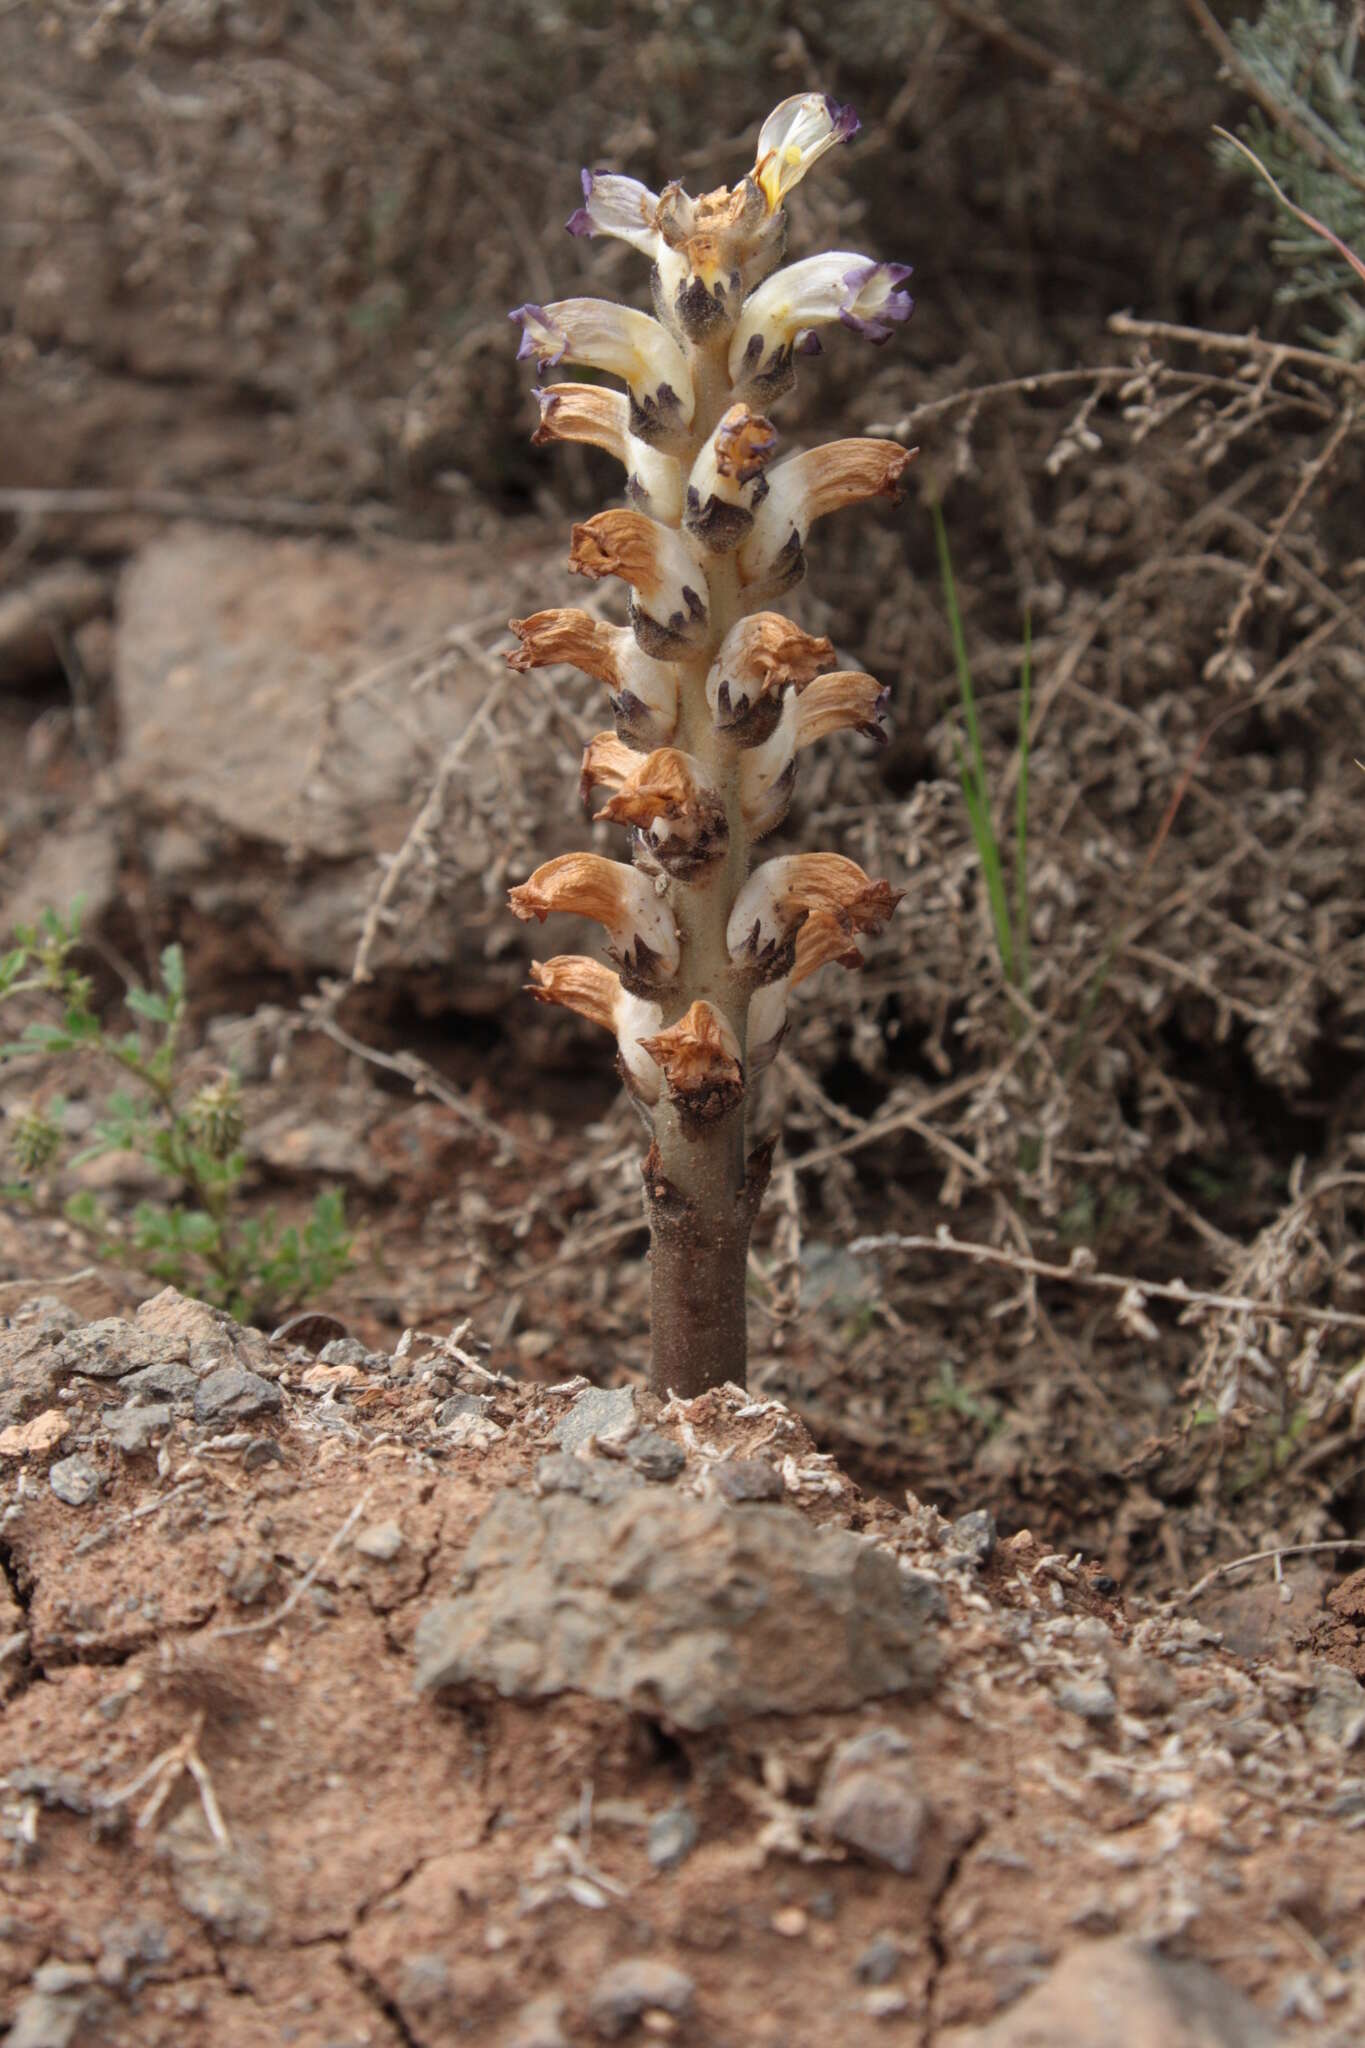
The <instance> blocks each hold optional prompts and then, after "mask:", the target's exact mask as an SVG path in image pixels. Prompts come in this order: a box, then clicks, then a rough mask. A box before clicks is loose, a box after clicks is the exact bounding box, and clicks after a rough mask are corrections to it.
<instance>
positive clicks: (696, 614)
mask: <svg viewBox="0 0 1365 2048" xmlns="http://www.w3.org/2000/svg"><path fill="white" fill-rule="evenodd" d="M569 567H570V568H571V569H572V570H573V571H574V572H575V573H576V574H577V575H579V576H590V577H592V578H593V580H594V581H597V580H599V579H600V578H601V577H603V576H620V577H622V578H623V579H624V581H625V582H627V583H629V585H630V586H631V590H632V593H633V596H632V600H631V608H630V621H631V624H632V626H633V627H634V628H635V637H636V639H637V640H638V641H639V642H640V645H641V646H642V647H643V648H644V650H645V653H646V654H652V655H653V656H654V657H655V658H656V659H657V660H667V659H670V658H673V659H676V658H678V657H680V656H682V655H683V654H685V653H686V652H687V651H688V649H689V648H690V647H691V646H692V645H694V644H695V643H696V642H697V641H698V640H700V639H702V638H703V636H704V635H705V632H706V618H707V613H706V596H707V591H706V571H705V569H704V567H703V566H702V562H701V558H700V556H699V555H698V553H697V551H696V548H695V547H694V545H693V543H692V542H691V541H689V540H687V539H686V538H685V537H684V536H683V535H682V534H680V533H677V532H675V531H674V529H673V528H672V527H668V526H660V525H659V523H658V521H657V520H654V519H646V517H645V516H644V514H643V513H642V512H628V511H611V512H598V513H596V514H595V515H594V517H593V518H591V519H587V520H585V521H584V522H583V524H582V525H581V526H575V528H574V530H573V545H572V547H571V548H570V551H569Z"/></svg>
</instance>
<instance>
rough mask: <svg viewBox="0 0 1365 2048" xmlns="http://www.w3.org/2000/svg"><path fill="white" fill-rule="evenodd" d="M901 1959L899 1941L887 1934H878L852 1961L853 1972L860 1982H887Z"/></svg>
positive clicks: (898, 1966)
mask: <svg viewBox="0 0 1365 2048" xmlns="http://www.w3.org/2000/svg"><path fill="white" fill-rule="evenodd" d="M902 1960H903V1952H902V1949H901V1945H900V1943H899V1942H898V1941H893V1940H892V1938H891V1936H890V1935H889V1934H879V1935H877V1936H876V1938H875V1940H872V1941H870V1942H869V1943H868V1944H867V1947H866V1948H865V1949H864V1950H863V1951H862V1954H861V1955H859V1956H858V1957H857V1958H856V1960H855V1961H854V1964H853V1974H854V1976H855V1977H856V1978H857V1980H858V1982H859V1983H860V1984H889V1983H890V1981H891V1979H892V1978H893V1977H894V1976H895V1974H896V1972H897V1970H898V1969H899V1968H900V1966H901V1962H902Z"/></svg>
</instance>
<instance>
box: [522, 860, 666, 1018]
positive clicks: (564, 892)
mask: <svg viewBox="0 0 1365 2048" xmlns="http://www.w3.org/2000/svg"><path fill="white" fill-rule="evenodd" d="M507 900H508V902H509V904H510V905H511V908H512V913H513V915H514V916H516V917H519V918H520V919H521V920H522V922H523V923H529V922H530V920H531V919H532V918H535V919H536V920H537V922H538V923H540V924H544V922H545V920H546V918H547V917H548V916H549V914H550V912H551V911H552V910H571V911H576V912H577V913H578V915H579V916H580V917H590V918H592V919H594V920H595V922H596V923H598V924H600V925H602V926H603V927H604V928H605V930H606V934H607V938H608V940H609V941H610V944H611V951H612V956H613V958H614V959H615V961H616V963H617V965H618V966H619V967H620V969H621V976H622V979H623V981H624V982H625V985H626V987H627V988H629V989H631V990H632V992H633V993H635V994H637V995H639V994H648V993H649V991H650V990H651V989H653V988H655V987H657V986H658V984H659V983H660V982H661V981H671V980H672V979H673V976H674V975H675V974H676V973H677V971H678V962H679V959H680V958H681V954H680V950H679V946H678V927H677V925H676V924H675V923H674V921H673V913H672V911H671V910H670V909H669V907H668V905H667V904H666V903H665V902H664V900H663V898H662V897H661V896H659V895H657V894H656V893H655V889H654V884H653V883H652V882H651V881H650V880H649V878H648V876H646V875H642V874H641V873H640V872H639V870H638V869H637V868H628V867H625V866H623V865H622V863H621V862H620V861H615V860H605V859H604V858H603V856H602V855H601V854H600V853H561V854H559V855H557V856H556V858H555V859H554V860H547V861H546V862H545V863H544V864H543V866H541V867H538V868H537V869H536V871H535V873H534V874H533V875H531V876H529V877H528V878H527V880H526V881H524V882H523V883H522V884H521V885H520V887H519V888H516V889H512V890H509V892H508V898H507Z"/></svg>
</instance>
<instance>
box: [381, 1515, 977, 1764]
mask: <svg viewBox="0 0 1365 2048" xmlns="http://www.w3.org/2000/svg"><path fill="white" fill-rule="evenodd" d="M416 1651H417V1664H418V1671H417V1684H418V1687H419V1689H420V1690H422V1691H429V1690H433V1689H436V1688H438V1687H441V1686H468V1685H473V1686H476V1687H477V1686H483V1687H491V1688H492V1689H493V1690H495V1691H497V1692H499V1693H501V1694H502V1695H503V1696H504V1697H508V1698H516V1699H540V1698H545V1697H547V1696H549V1695H551V1694H554V1693H559V1692H575V1691H576V1692H584V1693H587V1694H589V1695H590V1696H591V1697H593V1698H595V1699H606V1700H615V1701H617V1702H619V1703H620V1704H622V1705H624V1706H628V1707H630V1708H631V1709H633V1710H635V1711H637V1712H641V1713H654V1714H657V1715H660V1716H662V1717H663V1718H664V1719H666V1720H668V1721H670V1722H672V1723H673V1724H674V1725H676V1726H677V1727H680V1728H689V1729H703V1728H716V1727H721V1726H724V1725H725V1724H727V1723H729V1722H732V1721H736V1720H739V1719H742V1718H743V1717H745V1716H746V1715H750V1714H763V1713H789V1714H802V1713H808V1712H811V1711H814V1710H817V1709H819V1708H833V1709H840V1708H845V1707H852V1706H856V1705H858V1704H860V1703H861V1702H862V1701H864V1700H868V1699H874V1698H878V1697H881V1696H883V1695H885V1694H888V1693H896V1692H904V1691H911V1690H913V1691H923V1690H925V1689H926V1688H927V1686H928V1684H929V1683H930V1681H931V1680H932V1677H933V1674H934V1671H935V1670H936V1668H937V1663H938V1652H937V1645H936V1643H935V1641H934V1640H933V1637H932V1633H931V1631H930V1630H929V1628H928V1626H927V1624H926V1620H925V1616H924V1611H923V1602H922V1600H921V1599H920V1598H919V1596H918V1594H917V1592H916V1591H915V1589H913V1588H911V1587H909V1586H907V1585H906V1583H905V1582H904V1580H903V1579H902V1576H901V1574H900V1572H899V1571H898V1569H897V1567H896V1564H895V1561H894V1559H893V1558H891V1557H890V1556H889V1555H888V1554H887V1553H886V1552H885V1551H883V1550H879V1549H878V1548H876V1547H875V1546H874V1545H873V1544H871V1543H867V1542H862V1541H860V1540H859V1539H858V1538H857V1537H856V1536H853V1535H851V1534H850V1533H849V1532H848V1531H847V1530H845V1529H839V1528H817V1527H815V1526H813V1525H812V1524H811V1523H810V1522H808V1521H806V1519H805V1518H804V1517H803V1516H801V1515H798V1514H796V1513H795V1512H794V1511H793V1510H791V1509H789V1508H778V1507H761V1506H760V1507H754V1508H746V1509H745V1510H744V1511H743V1513H736V1512H735V1510H734V1509H732V1508H729V1507H727V1506H726V1505H725V1504H724V1503H723V1502H721V1501H719V1500H716V1499H706V1500H698V1499H696V1498H693V1497H681V1498H680V1497H679V1496H678V1495H677V1494H676V1493H668V1494H661V1493H659V1492H657V1491H656V1490H655V1489H654V1488H652V1487H647V1486H640V1485H637V1486H634V1487H632V1488H631V1489H630V1490H629V1491H628V1492H626V1493H624V1494H622V1495H621V1496H619V1497H618V1498H616V1499H614V1500H608V1501H606V1502H604V1503H601V1504H594V1503H592V1502H589V1501H586V1500H583V1499H580V1498H578V1497H576V1496H574V1495H573V1494H567V1493H551V1494H549V1495H548V1496H544V1497H540V1498H537V1497H534V1496H531V1495H528V1494H525V1493H520V1492H512V1491H508V1492H504V1493H502V1494H501V1495H499V1497H498V1498H497V1500H496V1501H495V1502H494V1503H493V1505H492V1507H491V1508H490V1509H489V1511H488V1512H487V1514H486V1515H485V1516H484V1517H483V1520H482V1521H481V1522H480V1523H479V1525H478V1527H477V1528H476V1529H475V1531H474V1535H473V1537H472V1539H471V1541H470V1544H469V1547H468V1549H467V1551H466V1552H465V1558H464V1568H463V1572H462V1575H461V1580H460V1582H459V1596H458V1597H457V1598H455V1599H453V1600H445V1601H442V1602H440V1603H439V1604H438V1605H437V1606H435V1607H433V1608H431V1609H430V1610H429V1611H428V1612H427V1614H426V1615H424V1617H423V1619H422V1621H421V1623H420V1624H419V1626H418V1630H417V1639H416Z"/></svg>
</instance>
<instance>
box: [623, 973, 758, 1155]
mask: <svg viewBox="0 0 1365 2048" xmlns="http://www.w3.org/2000/svg"><path fill="white" fill-rule="evenodd" d="M641 1044H642V1046H643V1048H644V1050H645V1051H646V1052H647V1053H648V1054H649V1055H650V1057H651V1058H652V1059H655V1060H657V1061H658V1063H659V1065H660V1066H661V1067H662V1068H663V1071H664V1080H665V1082H666V1083H667V1086H668V1092H669V1094H670V1096H671V1097H672V1098H673V1100H674V1102H676V1103H677V1105H678V1107H679V1108H680V1109H681V1110H682V1112H683V1116H684V1128H686V1126H687V1123H688V1122H689V1121H690V1122H692V1123H696V1124H707V1123H714V1122H715V1121H716V1119H717V1118H719V1117H722V1116H726V1115H727V1114H728V1113H729V1112H730V1111H731V1110H732V1109H733V1108H734V1107H735V1105H736V1104H737V1103H738V1102H739V1101H740V1100H741V1098H742V1096H743V1094H744V1068H743V1066H742V1064H741V1062H740V1056H739V1040H738V1039H737V1038H736V1036H735V1034H734V1032H733V1031H732V1030H731V1029H730V1026H729V1024H728V1023H727V1022H726V1020H725V1018H724V1017H723V1016H722V1015H721V1014H720V1011H719V1010H716V1009H713V1008H712V1006H711V1004H710V1003H707V1002H696V1003H693V1005H692V1007H691V1009H690V1010H689V1011H688V1012H687V1014H686V1016H683V1017H680V1018H679V1019H678V1021H677V1023H676V1024H673V1025H671V1026H670V1027H669V1029H668V1030H667V1031H659V1032H656V1033H655V1035H654V1036H653V1037H652V1038H646V1039H642V1040H641Z"/></svg>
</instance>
